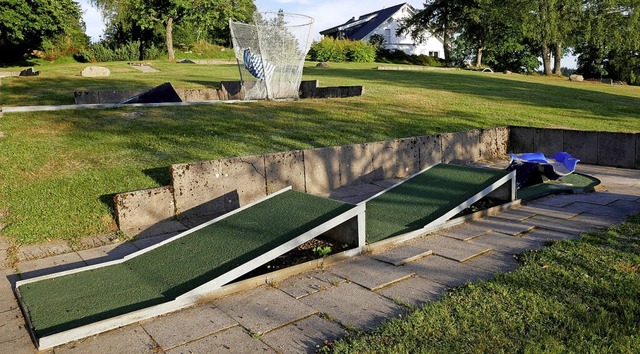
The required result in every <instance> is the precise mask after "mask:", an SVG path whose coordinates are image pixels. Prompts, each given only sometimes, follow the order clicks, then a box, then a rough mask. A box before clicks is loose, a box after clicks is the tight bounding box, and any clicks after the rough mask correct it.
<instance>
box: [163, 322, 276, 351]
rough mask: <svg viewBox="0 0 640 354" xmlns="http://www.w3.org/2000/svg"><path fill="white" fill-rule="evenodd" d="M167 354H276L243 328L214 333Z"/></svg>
mask: <svg viewBox="0 0 640 354" xmlns="http://www.w3.org/2000/svg"><path fill="white" fill-rule="evenodd" d="M165 353H166V354H186V353H237V354H246V353H265V354H266V353H276V352H275V351H274V350H273V349H271V348H269V346H267V345H266V344H264V343H263V342H261V341H260V340H258V339H254V338H252V337H251V336H250V335H249V334H248V333H247V332H246V331H245V330H244V329H242V328H241V327H232V328H230V329H228V330H226V331H222V332H218V333H214V334H212V335H210V336H207V337H204V338H202V339H198V340H196V341H194V342H191V343H188V344H185V345H182V346H179V347H176V348H173V349H170V350H167V351H166V352H165Z"/></svg>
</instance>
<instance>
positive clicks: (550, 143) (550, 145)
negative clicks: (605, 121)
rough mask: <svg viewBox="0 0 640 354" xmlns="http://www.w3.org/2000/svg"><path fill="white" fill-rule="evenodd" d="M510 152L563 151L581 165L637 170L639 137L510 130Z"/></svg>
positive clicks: (533, 129)
mask: <svg viewBox="0 0 640 354" xmlns="http://www.w3.org/2000/svg"><path fill="white" fill-rule="evenodd" d="M510 130H511V134H510V136H509V152H514V153H522V152H538V151H539V152H543V153H545V155H548V156H551V155H553V154H555V153H556V152H559V151H566V152H568V153H570V154H571V155H573V156H575V157H577V158H579V159H580V161H581V162H582V163H589V164H597V165H602V166H611V167H623V168H634V169H640V134H638V133H609V132H587V131H577V130H568V129H544V128H527V127H511V129H510Z"/></svg>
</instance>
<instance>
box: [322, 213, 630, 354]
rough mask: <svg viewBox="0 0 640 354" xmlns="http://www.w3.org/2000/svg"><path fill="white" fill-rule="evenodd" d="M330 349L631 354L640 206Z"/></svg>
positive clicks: (354, 351) (530, 254) (326, 349)
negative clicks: (615, 222)
mask: <svg viewBox="0 0 640 354" xmlns="http://www.w3.org/2000/svg"><path fill="white" fill-rule="evenodd" d="M520 260H521V262H522V266H521V267H520V268H519V269H518V270H516V271H514V272H512V273H509V274H500V275H498V276H497V277H496V278H494V279H493V280H490V281H481V282H477V283H473V284H468V285H466V286H464V287H462V288H458V289H454V290H452V291H451V292H449V293H448V294H447V295H445V297H444V298H443V299H442V300H440V301H437V302H433V303H430V304H428V305H426V306H425V307H424V308H421V309H418V310H415V311H414V312H412V313H411V314H409V315H408V316H407V317H406V318H405V319H394V320H391V321H389V322H387V323H385V324H384V325H382V326H381V327H380V328H378V330H376V331H375V332H372V333H362V334H356V335H354V336H352V337H351V338H348V339H346V340H342V341H340V342H338V343H337V344H335V345H332V346H331V347H325V348H323V349H324V351H326V352H335V353H540V352H551V353H558V352H567V353H634V352H637V350H638V348H640V336H638V333H639V332H638V331H639V328H638V326H639V323H640V302H638V299H639V298H640V215H636V216H635V217H634V218H632V219H630V222H628V223H624V224H622V225H620V226H617V227H613V228H610V229H608V230H606V231H602V232H591V233H588V234H585V235H583V236H582V238H581V239H579V240H578V241H563V242H560V243H558V244H555V245H553V246H552V247H548V248H545V249H543V250H540V251H537V252H530V253H526V254H524V255H523V256H521V257H520Z"/></svg>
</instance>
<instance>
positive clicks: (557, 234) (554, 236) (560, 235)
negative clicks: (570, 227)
mask: <svg viewBox="0 0 640 354" xmlns="http://www.w3.org/2000/svg"><path fill="white" fill-rule="evenodd" d="M579 236H580V232H562V231H557V230H548V229H540V228H535V229H533V230H531V231H530V232H528V233H526V234H525V235H523V236H522V238H528V239H533V240H540V241H542V242H544V243H545V246H546V243H547V242H552V241H563V240H574V239H576V238H578V237H579Z"/></svg>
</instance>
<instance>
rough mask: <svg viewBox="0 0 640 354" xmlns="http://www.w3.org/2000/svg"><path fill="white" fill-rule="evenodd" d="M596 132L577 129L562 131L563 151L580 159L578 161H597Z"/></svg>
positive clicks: (593, 162) (590, 162)
mask: <svg viewBox="0 0 640 354" xmlns="http://www.w3.org/2000/svg"><path fill="white" fill-rule="evenodd" d="M597 146H598V133H597V132H587V131H579V130H565V131H564V146H563V151H566V152H568V153H570V154H571V155H572V156H574V157H576V158H578V159H580V163H589V164H595V163H597V162H598V149H597V148H596V147H597Z"/></svg>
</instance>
